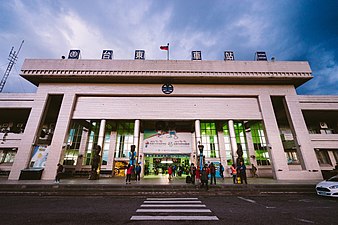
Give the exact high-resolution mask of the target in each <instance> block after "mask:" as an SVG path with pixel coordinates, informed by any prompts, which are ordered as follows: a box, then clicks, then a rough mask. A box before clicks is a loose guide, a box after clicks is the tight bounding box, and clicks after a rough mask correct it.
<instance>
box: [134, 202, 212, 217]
mask: <svg viewBox="0 0 338 225" xmlns="http://www.w3.org/2000/svg"><path fill="white" fill-rule="evenodd" d="M130 220H148V221H151V220H162V221H175V220H202V221H207V220H218V217H217V216H215V215H213V214H212V211H211V210H210V209H208V208H207V207H206V205H205V204H203V203H202V201H200V200H199V199H198V198H147V199H146V200H144V201H143V203H142V204H141V206H140V208H139V209H137V210H136V215H134V216H132V217H131V218H130Z"/></svg>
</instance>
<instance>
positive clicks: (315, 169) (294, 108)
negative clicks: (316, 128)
mask: <svg viewBox="0 0 338 225" xmlns="http://www.w3.org/2000/svg"><path fill="white" fill-rule="evenodd" d="M285 102H286V106H287V108H286V111H287V114H288V116H289V117H290V123H291V124H290V126H291V129H293V132H294V134H295V135H294V139H295V143H298V146H296V147H297V148H298V149H297V150H298V151H299V152H300V154H301V159H302V160H303V164H304V167H305V168H303V170H307V171H309V172H311V173H314V174H317V176H316V178H318V179H321V172H320V166H319V164H318V160H317V157H316V153H315V151H314V148H313V146H312V144H311V139H310V136H309V131H308V129H307V127H306V123H305V120H304V117H303V114H302V110H301V109H300V106H299V101H298V96H297V95H296V93H294V94H293V95H291V94H290V95H287V96H285Z"/></svg>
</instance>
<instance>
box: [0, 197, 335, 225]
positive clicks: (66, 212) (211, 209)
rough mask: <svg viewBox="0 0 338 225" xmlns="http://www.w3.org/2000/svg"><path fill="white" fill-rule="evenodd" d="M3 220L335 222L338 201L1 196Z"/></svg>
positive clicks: (66, 224) (20, 224)
mask: <svg viewBox="0 0 338 225" xmlns="http://www.w3.org/2000/svg"><path fill="white" fill-rule="evenodd" d="M154 219H159V220H154ZM171 220H174V221H171ZM176 220H179V221H176ZM0 224H1V225H30V224H32V225H33V224H34V225H39V224H44V225H47V224H51V225H54V224H60V225H61V224H62V225H94V224H95V225H106V224H107V225H108V224H109V225H116V224H147V225H152V224H156V225H159V224H166V225H167V224H175V225H177V224H179V225H180V224H236V225H238V224H240V225H245V224H250V225H256V224H257V225H258V224H259V225H261V224H269V225H273V224H288V225H296V224H323V225H324V224H325V225H329V224H332V225H333V224H335V225H337V224H338V199H333V198H326V197H319V196H316V195H278V196H277V195H273V196H218V197H215V196H212V197H208V196H203V197H198V196H187V198H182V196H178V197H177V198H176V197H175V196H166V197H158V196H153V197H141V196H139V197H123V196H119V197H110V196H109V197H81V196H77V197H72V196H69V197H38V196H0Z"/></svg>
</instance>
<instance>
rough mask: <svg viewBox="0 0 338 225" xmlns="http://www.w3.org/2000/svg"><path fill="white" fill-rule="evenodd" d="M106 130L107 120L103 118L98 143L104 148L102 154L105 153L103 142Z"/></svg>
mask: <svg viewBox="0 0 338 225" xmlns="http://www.w3.org/2000/svg"><path fill="white" fill-rule="evenodd" d="M105 130H106V120H101V122H100V130H99V137H98V139H97V145H100V146H101V148H102V151H101V153H100V154H101V155H102V154H103V144H104V135H105Z"/></svg>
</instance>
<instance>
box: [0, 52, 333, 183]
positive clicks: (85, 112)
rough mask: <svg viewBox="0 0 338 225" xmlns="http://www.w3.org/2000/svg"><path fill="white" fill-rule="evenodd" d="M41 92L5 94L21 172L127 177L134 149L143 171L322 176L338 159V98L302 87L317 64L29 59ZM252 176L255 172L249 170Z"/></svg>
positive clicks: (6, 156)
mask: <svg viewBox="0 0 338 225" xmlns="http://www.w3.org/2000/svg"><path fill="white" fill-rule="evenodd" d="M20 75H21V76H22V77H23V78H24V79H26V80H28V81H30V82H31V83H33V84H35V85H36V86H37V91H36V93H1V94H0V114H1V117H0V126H1V128H0V130H1V132H0V141H1V143H0V160H1V161H0V171H1V174H2V175H3V176H8V179H10V180H19V179H20V176H21V178H22V174H23V171H25V170H40V171H41V174H40V175H41V177H40V178H41V179H43V180H53V179H54V177H55V174H56V165H57V164H58V163H61V164H63V165H64V166H65V168H66V170H67V172H69V173H71V174H73V175H76V174H78V175H80V174H85V173H86V172H88V171H90V167H91V166H90V165H91V160H92V154H93V148H94V146H95V145H100V146H102V152H101V165H100V172H101V174H104V175H106V176H109V177H116V176H124V175H125V174H124V173H125V171H124V169H125V166H126V165H127V164H128V163H129V162H130V155H131V152H130V150H131V146H132V145H135V147H136V148H135V157H136V159H135V160H136V162H139V163H141V165H142V168H143V173H142V174H143V176H159V175H160V174H165V173H166V168H167V166H168V165H169V164H170V165H175V166H176V167H177V168H181V170H182V171H183V173H184V171H186V170H187V168H188V167H189V166H190V164H191V163H194V164H195V165H199V160H200V156H201V153H200V151H199V148H198V146H201V145H203V147H204V148H203V158H204V161H205V162H206V163H211V162H213V163H214V164H216V166H219V164H220V163H222V165H224V167H225V175H226V176H229V170H228V168H229V167H230V166H231V165H232V164H233V163H234V162H236V158H237V157H238V156H237V150H238V149H239V148H241V149H242V150H243V158H244V161H245V164H246V165H247V168H248V169H250V167H251V165H255V166H256V167H257V168H258V176H259V177H270V178H272V179H276V180H315V179H322V176H323V175H322V174H323V172H325V171H329V170H332V169H333V168H334V167H335V165H336V164H337V162H338V116H337V115H338V96H333V95H332V96H318V95H298V94H297V92H296V88H297V87H299V86H300V85H302V84H304V83H306V82H307V81H309V80H310V79H311V78H313V76H312V71H311V68H310V66H309V63H308V62H299V61H275V60H274V61H267V60H262V61H261V60H255V61H235V60H218V61H208V60H200V59H198V60H196V59H194V60H145V59H137V58H136V54H135V59H134V60H115V59H104V58H103V59H97V60H94V59H92V60H89V59H77V58H76V59H72V58H68V59H26V60H25V62H24V64H23V66H22V69H21V74H20ZM248 175H249V173H248Z"/></svg>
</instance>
